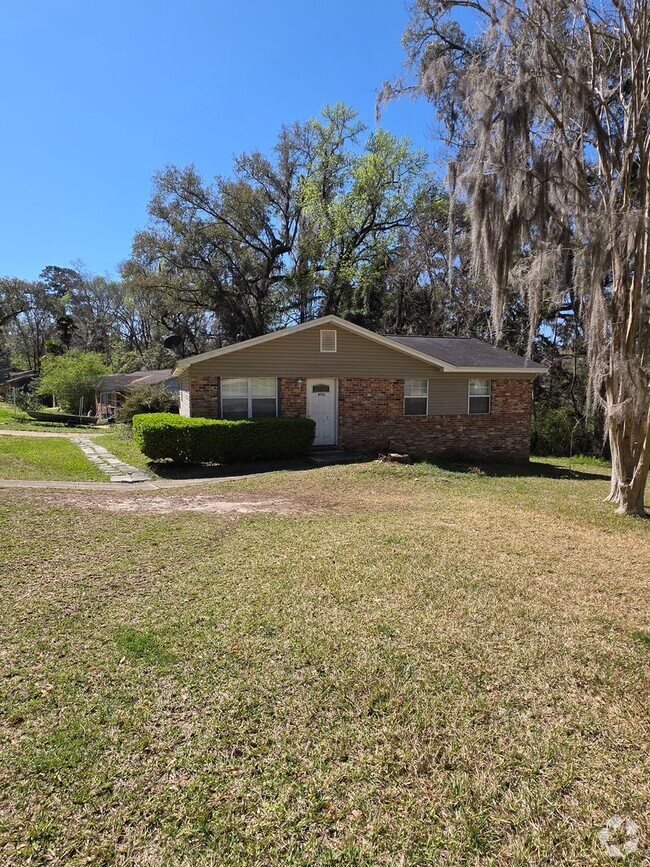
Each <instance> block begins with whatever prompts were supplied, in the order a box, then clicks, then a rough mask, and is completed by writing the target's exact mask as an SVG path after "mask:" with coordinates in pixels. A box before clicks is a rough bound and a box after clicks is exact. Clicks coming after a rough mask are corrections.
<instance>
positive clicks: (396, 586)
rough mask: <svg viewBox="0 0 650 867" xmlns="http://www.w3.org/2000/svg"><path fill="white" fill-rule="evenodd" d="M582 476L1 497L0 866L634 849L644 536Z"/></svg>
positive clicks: (291, 861)
mask: <svg viewBox="0 0 650 867" xmlns="http://www.w3.org/2000/svg"><path fill="white" fill-rule="evenodd" d="M593 469H594V468H581V469H580V470H579V471H578V473H577V474H576V472H575V471H571V472H569V471H568V470H567V469H566V467H560V468H554V467H553V466H552V465H551V464H550V463H548V462H546V463H539V464H537V465H535V466H534V467H533V468H532V472H533V473H535V474H534V475H499V474H495V473H494V472H492V471H491V470H490V469H489V468H484V470H485V475H478V474H472V473H462V472H458V471H456V469H454V468H446V469H441V468H437V467H431V466H428V465H415V466H412V467H410V466H389V465H382V464H375V463H371V464H363V465H356V466H349V467H332V468H321V469H315V470H311V471H307V472H285V473H269V474H266V475H262V476H259V477H258V478H255V479H241V480H236V481H231V482H222V483H219V484H218V485H214V486H209V485H206V486H200V487H197V488H193V489H191V490H190V489H181V490H174V489H169V490H158V491H154V492H149V493H145V492H140V493H137V494H134V495H133V497H132V501H133V502H134V503H137V504H138V509H137V512H136V513H134V512H133V511H129V512H124V511H122V510H121V507H120V508H114V506H115V504H116V503H119V502H124V501H125V499H128V498H125V495H124V493H123V492H117V493H116V494H115V495H113V494H110V499H107V498H104V497H101V496H99V495H95V494H94V492H93V493H92V494H91V493H88V492H83V493H82V494H79V495H72V494H70V493H69V492H65V493H62V492H60V491H57V492H54V491H52V492H49V491H38V492H33V491H11V492H4V493H6V495H5V496H3V503H2V506H0V520H2V521H3V526H4V530H3V533H2V536H1V537H0V546H2V549H3V550H2V561H1V562H2V563H3V564H4V567H3V584H2V588H0V590H1V592H2V598H3V609H2V610H3V614H2V616H3V619H4V622H3V623H2V625H1V628H0V649H1V652H2V661H3V666H2V667H3V672H4V675H5V676H4V681H3V693H2V710H3V712H4V713H3V723H2V730H1V734H2V739H3V741H2V772H1V775H0V786H1V787H2V806H1V808H0V809H1V814H0V839H1V846H2V848H1V849H0V851H1V852H2V862H3V864H10V865H13V864H54V865H64V864H66V865H68V864H73V865H76V864H79V865H80V864H93V865H113V864H121V865H132V864H138V865H242V864H246V865H260V867H261V865H305V867H307V865H331V864H341V865H382V864H385V865H400V864H402V865H413V867H415V865H431V864H446V865H483V864H489V865H540V864H562V865H589V864H594V865H595V864H606V863H610V861H611V859H609V858H608V857H607V856H606V855H605V854H604V853H603V852H602V850H601V849H600V848H599V845H598V843H597V842H596V839H595V838H596V834H597V832H598V830H599V829H600V828H601V827H602V826H603V825H604V824H605V822H606V821H607V820H608V819H609V818H610V817H611V816H613V815H617V814H618V815H623V816H626V817H630V818H631V819H633V820H634V821H636V822H637V823H638V825H639V826H640V829H641V842H640V846H639V851H638V853H637V855H636V856H632V857H631V858H630V859H628V861H627V862H626V863H629V864H643V863H647V858H648V854H649V849H648V839H649V836H650V823H649V808H650V782H649V781H650V760H649V758H648V755H649V751H648V747H649V746H650V715H649V710H648V694H649V690H648V687H649V677H648V672H649V664H650V592H649V590H650V587H649V584H650V577H649V576H650V524H649V522H643V521H634V520H621V519H617V518H614V517H613V515H612V513H611V510H610V508H609V507H607V506H605V505H603V504H602V502H601V500H602V497H603V496H604V494H605V492H606V490H607V482H606V479H605V478H602V477H601V475H603V474H602V471H600V470H598V468H596V472H595V473H593V472H592V470H593ZM107 497H109V495H107ZM192 498H196V503H197V504H198V506H199V507H200V510H198V511H189V510H188V508H187V506H188V504H189V503H191V500H192ZM129 502H131V500H129ZM219 502H221V503H230V504H233V503H248V504H251V503H252V504H254V505H264V504H265V507H269V508H273V507H274V505H275V506H277V507H278V513H276V512H264V513H259V514H258V513H249V514H246V513H242V512H237V511H233V510H229V511H227V512H225V513H223V514H220V513H219V509H218V507H217V504H218V503H219ZM111 503H112V505H111ZM152 503H156V504H157V505H156V506H155V507H152V506H151V504H152ZM161 503H162V504H163V505H164V508H162V512H160V513H159V511H158V510H159V509H160V508H161V507H160V505H159V504H161ZM285 509H286V511H287V513H286V514H283V513H281V512H283V511H284V510H285ZM154 512H155V514H154Z"/></svg>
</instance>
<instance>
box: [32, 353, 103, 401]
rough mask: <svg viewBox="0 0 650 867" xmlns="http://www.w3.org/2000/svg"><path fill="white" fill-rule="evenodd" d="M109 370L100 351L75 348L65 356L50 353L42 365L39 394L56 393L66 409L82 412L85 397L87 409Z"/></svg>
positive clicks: (57, 398)
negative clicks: (101, 378)
mask: <svg viewBox="0 0 650 867" xmlns="http://www.w3.org/2000/svg"><path fill="white" fill-rule="evenodd" d="M105 373H107V368H106V365H105V364H104V360H103V358H102V356H101V355H100V354H99V353H97V352H81V351H80V350H76V349H73V350H71V351H70V352H66V353H65V354H64V355H56V356H50V355H47V356H45V358H44V359H43V361H42V364H41V378H40V381H39V384H38V394H41V395H54V396H55V397H56V400H57V403H58V404H59V406H60V407H61V408H62V409H64V410H66V411H67V412H73V413H76V412H79V404H80V401H81V399H82V398H83V405H84V408H85V410H86V411H87V410H88V409H90V408H92V407H93V406H94V398H95V390H96V388H97V386H98V384H99V378H100V376H102V375H103V374H105Z"/></svg>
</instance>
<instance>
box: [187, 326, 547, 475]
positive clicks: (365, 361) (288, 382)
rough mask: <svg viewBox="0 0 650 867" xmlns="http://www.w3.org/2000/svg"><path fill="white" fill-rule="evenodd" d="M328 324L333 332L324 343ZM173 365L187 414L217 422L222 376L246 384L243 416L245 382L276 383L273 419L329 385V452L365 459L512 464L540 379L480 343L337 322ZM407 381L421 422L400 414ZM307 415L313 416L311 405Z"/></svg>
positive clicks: (521, 455)
mask: <svg viewBox="0 0 650 867" xmlns="http://www.w3.org/2000/svg"><path fill="white" fill-rule="evenodd" d="M323 324H325V325H330V329H329V335H330V336H329V338H328V340H330V345H329V348H328V349H327V350H326V351H325V350H323V342H322V338H321V341H320V344H319V340H318V334H319V330H322V328H321V327H320V326H322V325H323ZM331 326H334V327H335V328H336V329H337V332H338V337H337V338H336V339H333V340H332V338H331V331H332V329H331ZM348 331H350V332H351V334H352V337H353V338H354V339H351V338H350V336H349V335H348V334H347V332H348ZM298 334H300V335H301V337H300V340H298V339H297V336H298ZM291 335H294V336H293V337H292V336H291ZM400 340H403V341H405V343H404V344H399V343H398V341H400ZM371 341H372V342H379V343H381V346H379V347H376V346H373V345H371ZM406 341H408V342H406ZM393 343H395V344H397V345H396V347H395V348H393V346H392V344H393ZM319 346H320V348H319ZM332 347H333V348H332ZM423 349H424V351H422V350H423ZM427 353H428V356H427ZM427 361H428V363H427ZM182 366H183V367H184V368H185V369H184V370H179V374H180V383H181V389H185V390H186V398H187V399H186V401H185V403H184V406H185V407H188V409H187V411H186V412H185V414H187V415H192V416H202V417H205V418H219V417H220V416H221V412H222V395H221V381H222V379H224V378H226V379H227V380H228V382H229V388H230V389H231V390H232V388H233V387H235V388H236V386H234V385H233V384H239V387H241V388H243V389H244V390H245V388H246V383H248V394H249V404H248V405H249V410H250V408H251V407H253V406H254V401H253V400H252V399H251V396H252V395H254V392H255V386H254V383H255V382H259V383H264V384H265V388H266V389H267V391H268V388H269V382H271V383H273V382H276V383H277V387H276V391H275V394H276V396H275V407H276V410H275V411H276V413H277V415H279V416H308V415H310V402H309V394H310V392H309V391H308V389H311V388H313V389H314V390H316V389H317V388H320V386H316V385H314V383H319V382H321V380H322V381H323V382H329V383H330V384H331V390H332V396H331V401H332V402H331V407H332V411H333V412H334V414H335V424H334V426H333V427H331V430H332V431H335V434H334V435H333V436H332V438H331V440H328V441H327V444H329V445H337V446H339V447H341V448H344V449H348V450H350V451H357V452H363V453H371V454H372V453H378V452H383V451H388V450H391V451H400V452H408V453H410V454H412V455H414V456H421V457H465V458H478V459H484V460H485V459H493V460H499V461H504V460H505V461H516V462H519V461H525V460H527V459H528V457H529V451H530V445H529V444H530V427H531V417H532V382H533V379H534V378H535V376H536V375H538V374H539V373H540V372H544V369H543V368H541V366H540V365H537V364H533V363H532V362H528V361H527V360H525V359H521V358H519V357H518V356H515V355H513V354H512V353H507V352H503V351H502V350H497V349H494V347H491V346H488V345H487V344H481V343H480V341H471V340H469V339H464V338H458V339H456V340H454V339H453V338H452V339H438V338H381V337H378V336H377V335H372V334H371V333H370V332H367V331H366V330H365V329H362V328H360V327H359V326H352V325H351V324H350V323H343V321H342V320H339V319H337V317H326V318H325V319H323V320H316V321H315V322H313V323H307V324H306V325H304V326H298V327H296V328H294V329H286V330H285V331H284V332H276V333H275V334H273V335H265V336H264V337H262V338H255V339H253V340H250V341H244V342H243V343H241V344H237V345H235V346H233V347H226V348H225V349H223V350H216V351H215V352H213V353H206V354H205V355H203V356H197V357H196V358H195V359H191V358H190V359H184V360H183V362H182ZM392 370H394V371H395V373H394V375H390V372H391V371H392ZM256 377H257V378H258V379H256ZM477 380H478V381H479V382H480V383H481V384H482V386H483V387H484V388H486V389H488V393H489V404H487V406H488V407H489V408H488V409H487V410H486V411H480V412H476V411H470V408H469V403H470V401H469V394H470V389H469V388H468V387H469V386H470V383H472V382H476V381H477ZM413 382H418V383H420V384H422V383H425V382H426V384H427V389H426V394H427V398H426V410H425V411H424V413H423V414H421V415H415V414H409V413H407V411H406V401H405V396H406V395H405V385H406V384H407V383H413ZM251 383H252V384H253V385H251ZM409 387H411V386H409ZM226 394H228V392H224V395H226ZM328 399H329V398H328ZM271 401H273V398H272V399H271ZM225 404H226V402H225V397H224V405H225ZM271 406H273V402H271ZM311 407H312V417H314V415H313V398H312V404H311ZM267 409H268V404H267ZM251 414H252V415H254V412H252V413H251ZM316 420H317V430H318V424H319V421H318V419H316Z"/></svg>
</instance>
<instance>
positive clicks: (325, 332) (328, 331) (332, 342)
mask: <svg viewBox="0 0 650 867" xmlns="http://www.w3.org/2000/svg"><path fill="white" fill-rule="evenodd" d="M320 351H321V352H336V330H335V329H333V328H321V330H320Z"/></svg>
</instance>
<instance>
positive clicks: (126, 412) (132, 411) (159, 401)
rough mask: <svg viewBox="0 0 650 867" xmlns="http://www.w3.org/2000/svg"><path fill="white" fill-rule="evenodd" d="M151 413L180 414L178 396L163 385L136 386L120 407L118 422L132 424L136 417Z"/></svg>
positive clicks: (117, 414)
mask: <svg viewBox="0 0 650 867" xmlns="http://www.w3.org/2000/svg"><path fill="white" fill-rule="evenodd" d="M150 412H172V413H174V412H176V413H177V412H178V395H177V394H174V393H173V392H171V391H167V389H166V388H164V387H163V386H162V385H134V386H132V387H131V388H130V389H129V390H128V391H127V392H126V394H125V396H124V402H123V403H122V405H121V406H120V407H118V410H117V413H116V417H117V420H118V421H122V422H127V423H128V422H131V420H132V419H133V416H134V415H140V414H141V413H150Z"/></svg>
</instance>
